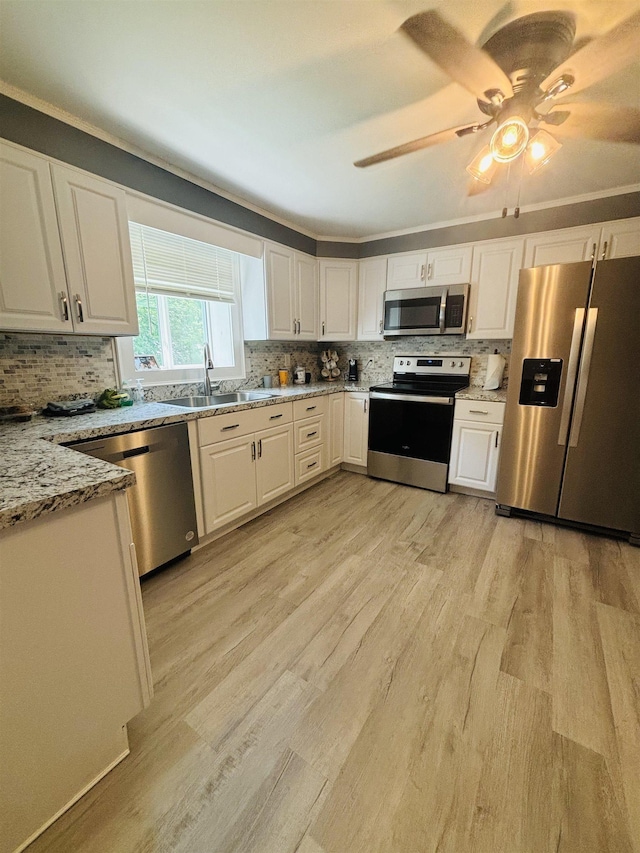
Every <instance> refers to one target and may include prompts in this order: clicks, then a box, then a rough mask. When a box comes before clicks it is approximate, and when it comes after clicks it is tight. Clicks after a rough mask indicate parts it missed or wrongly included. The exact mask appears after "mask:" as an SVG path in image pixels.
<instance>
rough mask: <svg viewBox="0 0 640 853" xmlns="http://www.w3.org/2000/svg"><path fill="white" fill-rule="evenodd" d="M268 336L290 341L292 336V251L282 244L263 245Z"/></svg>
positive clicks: (293, 288) (293, 306) (293, 292)
mask: <svg viewBox="0 0 640 853" xmlns="http://www.w3.org/2000/svg"><path fill="white" fill-rule="evenodd" d="M265 274H266V277H267V305H268V312H269V338H270V339H271V340H285V341H290V340H292V339H293V336H294V326H293V320H294V308H295V305H294V303H295V287H294V280H293V275H294V267H293V252H292V251H291V250H290V249H286V248H285V247H284V246H272V245H267V246H266V247H265Z"/></svg>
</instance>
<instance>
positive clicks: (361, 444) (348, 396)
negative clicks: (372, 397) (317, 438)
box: [344, 391, 369, 468]
mask: <svg viewBox="0 0 640 853" xmlns="http://www.w3.org/2000/svg"><path fill="white" fill-rule="evenodd" d="M344 397H345V400H344V461H345V462H348V463H349V464H350V465H359V466H361V467H363V468H364V467H366V465H367V446H368V441H369V394H367V393H365V392H361V391H348V392H346V393H345V395H344Z"/></svg>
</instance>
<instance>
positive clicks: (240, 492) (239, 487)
mask: <svg viewBox="0 0 640 853" xmlns="http://www.w3.org/2000/svg"><path fill="white" fill-rule="evenodd" d="M255 457H256V443H255V436H254V435H247V436H244V437H243V438H235V439H231V440H230V441H220V442H218V443H217V444H208V445H206V447H201V448H200V476H201V481H202V500H203V506H204V527H205V533H211V532H212V531H213V530H216V529H217V528H218V527H222V525H224V524H228V523H229V522H230V521H233V520H234V519H236V518H240V516H242V515H244V514H245V513H247V512H250V511H251V510H252V509H255V508H256V506H257V503H258V502H257V494H256V464H255V463H256V459H255Z"/></svg>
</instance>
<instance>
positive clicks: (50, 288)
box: [0, 144, 73, 332]
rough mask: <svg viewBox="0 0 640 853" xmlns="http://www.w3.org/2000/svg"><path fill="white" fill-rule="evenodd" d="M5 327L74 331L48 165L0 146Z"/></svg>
mask: <svg viewBox="0 0 640 853" xmlns="http://www.w3.org/2000/svg"><path fill="white" fill-rule="evenodd" d="M0 328H2V329H15V330H21V331H30V332H36V331H38V332H72V331H73V325H72V322H71V314H70V308H69V298H68V293H67V280H66V276H65V270H64V262H63V259H62V247H61V245H60V235H59V233H58V221H57V218H56V208H55V202H54V198H53V186H52V184H51V174H50V172H49V163H48V162H47V160H45V159H44V158H43V157H39V156H37V155H36V154H32V153H31V152H29V151H24V150H22V149H19V148H14V147H13V146H10V145H4V144H3V145H0Z"/></svg>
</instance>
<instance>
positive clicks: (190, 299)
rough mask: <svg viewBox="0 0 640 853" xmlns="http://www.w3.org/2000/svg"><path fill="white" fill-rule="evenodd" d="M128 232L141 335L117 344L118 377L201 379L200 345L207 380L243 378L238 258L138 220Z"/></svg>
mask: <svg viewBox="0 0 640 853" xmlns="http://www.w3.org/2000/svg"><path fill="white" fill-rule="evenodd" d="M129 234H130V238H131V254H132V259H133V273H134V281H135V286H136V305H137V309H138V322H139V326H140V333H139V334H138V335H137V337H135V338H127V339H123V340H122V341H121V342H119V351H120V362H121V372H122V375H123V378H140V377H142V378H147V379H149V380H150V381H151V382H163V381H164V382H167V381H168V382H179V381H196V380H199V379H201V377H202V365H203V344H204V343H205V342H208V343H209V345H210V347H211V354H212V359H213V363H214V369H213V370H211V371H210V376H211V378H212V379H232V378H241V377H243V376H244V350H243V346H242V330H241V325H240V310H239V309H240V306H239V292H240V283H239V256H238V255H237V253H235V252H231V251H229V250H228V249H222V248H219V247H217V246H214V245H212V244H210V243H204V242H201V241H200V240H193V239H191V238H189V237H184V236H182V235H180V234H174V233H171V232H169V231H162V230H160V229H158V228H152V227H150V226H147V225H141V224H139V223H137V222H130V223H129Z"/></svg>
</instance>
